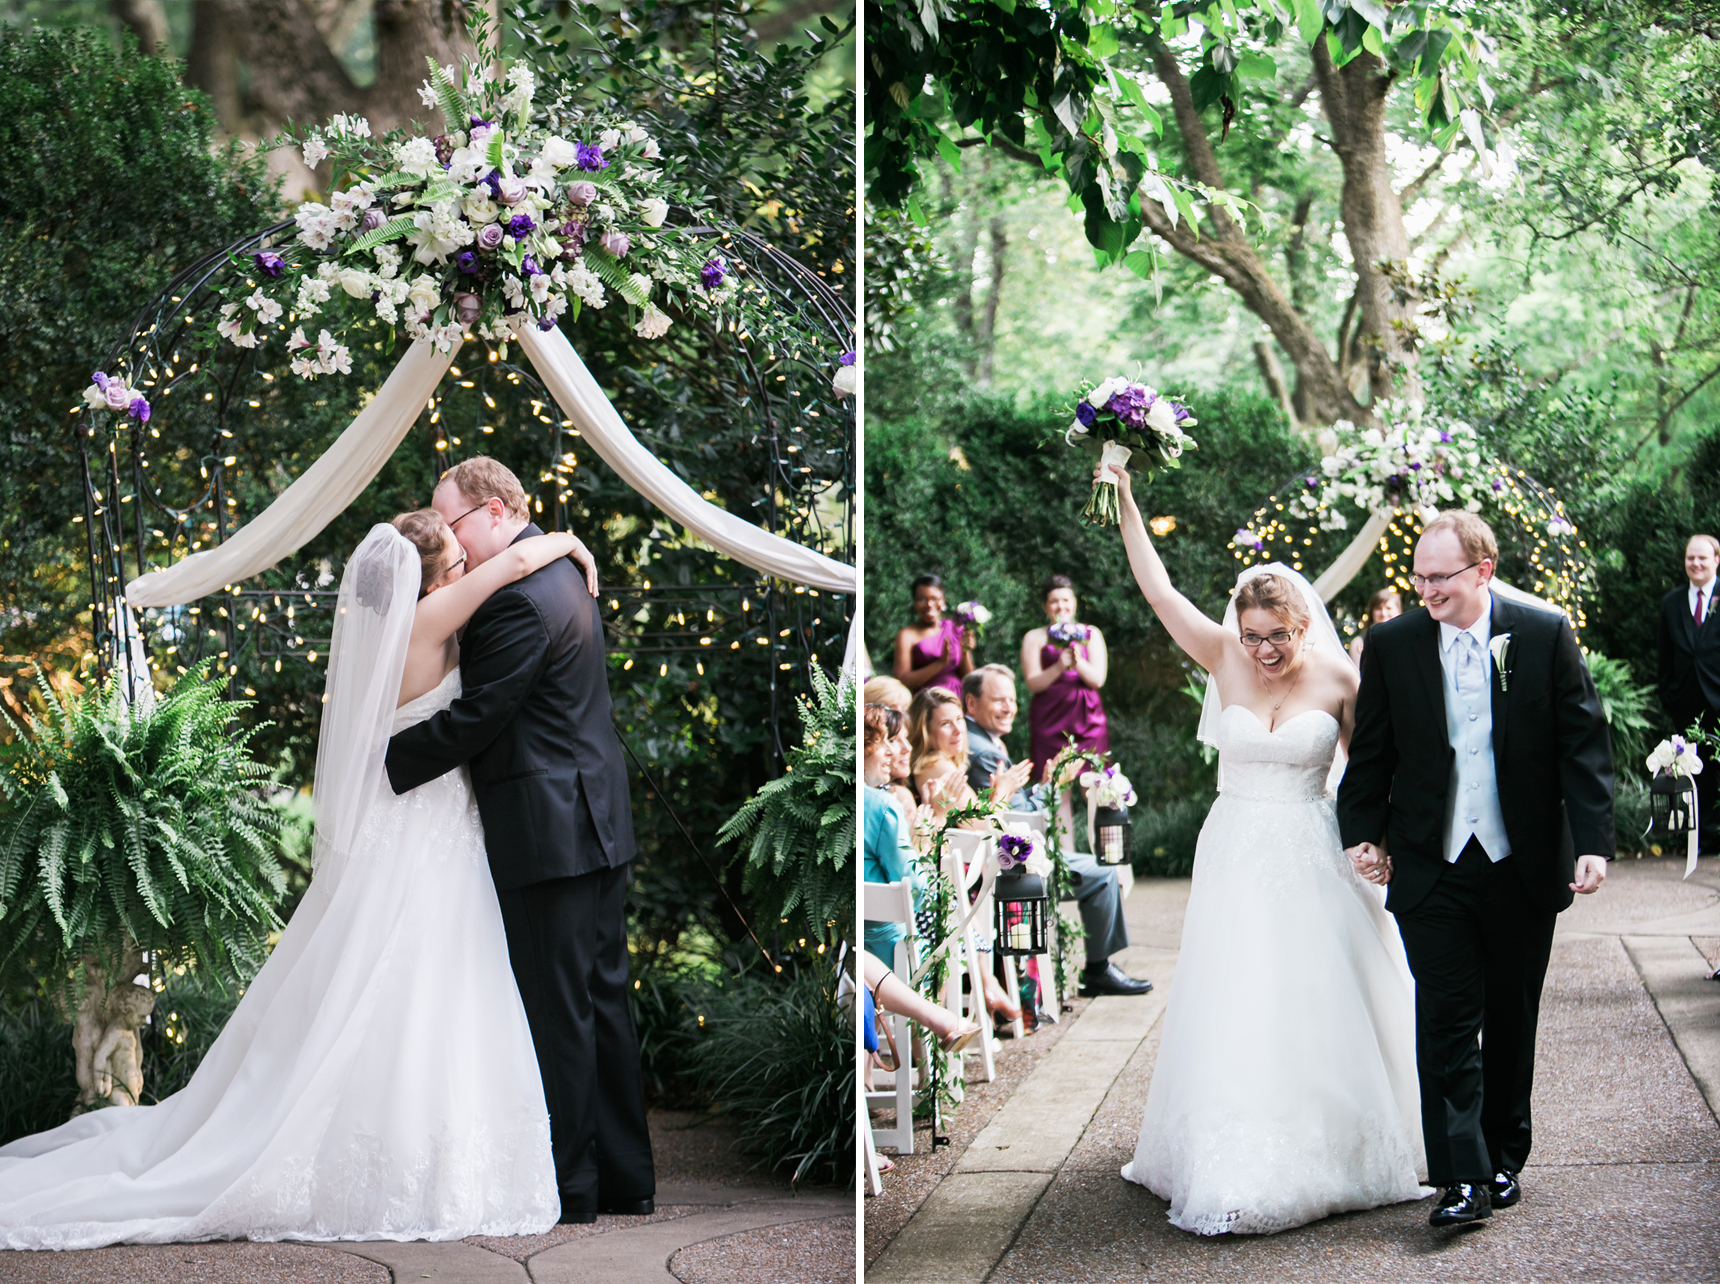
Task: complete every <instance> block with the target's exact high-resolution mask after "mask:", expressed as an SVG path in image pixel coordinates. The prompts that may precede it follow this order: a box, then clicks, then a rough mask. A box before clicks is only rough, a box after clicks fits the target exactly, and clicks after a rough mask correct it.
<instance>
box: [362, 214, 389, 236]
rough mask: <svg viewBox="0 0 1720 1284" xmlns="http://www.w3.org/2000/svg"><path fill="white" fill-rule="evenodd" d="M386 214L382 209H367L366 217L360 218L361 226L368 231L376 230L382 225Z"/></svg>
mask: <svg viewBox="0 0 1720 1284" xmlns="http://www.w3.org/2000/svg"><path fill="white" fill-rule="evenodd" d="M384 219H385V216H384V215H383V213H382V211H381V210H365V211H364V217H363V218H362V219H360V220H359V226H360V227H362V228H363V229H364V230H365V231H366V232H374V231H375V230H376V229H377V228H379V227H381V226H382V224H383V222H384Z"/></svg>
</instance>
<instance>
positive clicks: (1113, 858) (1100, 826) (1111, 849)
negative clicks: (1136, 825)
mask: <svg viewBox="0 0 1720 1284" xmlns="http://www.w3.org/2000/svg"><path fill="white" fill-rule="evenodd" d="M1130 828H1131V827H1130V825H1129V813H1128V811H1127V810H1125V809H1124V808H1121V807H1099V808H1097V809H1095V810H1094V812H1093V859H1094V860H1096V861H1098V862H1099V863H1100V864H1101V865H1127V864H1128V863H1129V830H1130Z"/></svg>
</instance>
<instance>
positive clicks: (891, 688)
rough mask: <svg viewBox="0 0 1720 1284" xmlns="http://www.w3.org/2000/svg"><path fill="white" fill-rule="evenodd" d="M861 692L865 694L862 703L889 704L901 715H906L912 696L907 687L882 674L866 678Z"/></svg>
mask: <svg viewBox="0 0 1720 1284" xmlns="http://www.w3.org/2000/svg"><path fill="white" fill-rule="evenodd" d="M861 694H862V695H864V696H865V701H864V703H866V704H884V705H889V706H890V708H892V709H894V710H895V711H896V712H897V713H899V714H901V715H902V716H903V717H906V716H907V714H908V704H909V702H910V701H912V700H913V698H914V693H913V692H912V691H910V690H908V688H907V687H905V686H903V685H902V684H901V683H900V682H898V681H896V679H894V678H891V677H885V676H884V675H883V674H880V675H879V676H877V677H875V678H868V679H867V680H866V686H865V688H864V689H863V691H862V692H861Z"/></svg>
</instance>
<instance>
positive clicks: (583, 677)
mask: <svg viewBox="0 0 1720 1284" xmlns="http://www.w3.org/2000/svg"><path fill="white" fill-rule="evenodd" d="M541 534H543V532H542V531H540V530H539V529H538V528H537V527H536V526H527V527H526V528H525V530H523V531H521V532H520V534H519V535H518V536H517V537H516V542H518V540H520V539H524V538H526V536H528V535H541ZM460 676H461V682H462V686H463V693H462V694H461V696H460V698H459V699H458V700H455V701H454V703H453V704H452V705H450V706H449V707H448V708H446V709H444V710H443V711H442V712H441V713H438V714H435V715H434V716H433V717H431V718H428V719H426V720H425V721H423V722H420V723H418V724H417V725H416V726H412V727H408V728H407V729H406V730H404V731H402V732H401V733H400V734H399V735H397V736H395V737H394V738H393V739H392V740H390V741H389V742H388V759H387V765H388V783H389V784H390V785H392V786H393V788H394V792H395V793H397V794H403V793H405V792H406V791H407V790H409V789H414V788H416V787H417V786H419V785H421V784H423V783H424V782H425V781H427V780H434V779H435V778H436V777H437V776H440V775H442V774H443V773H444V772H448V771H452V770H453V769H454V768H455V767H458V766H459V765H460V764H461V763H463V762H465V763H470V764H471V770H472V789H473V792H474V793H475V794H476V795H477V798H478V811H479V813H480V814H481V815H482V816H483V820H484V843H485V846H486V847H487V848H488V849H489V858H490V874H491V876H492V877H493V878H494V879H495V883H496V887H497V889H498V890H501V891H506V890H508V889H510V888H515V887H524V886H526V885H528V884H530V883H541V882H543V881H545V880H546V879H551V878H566V877H571V876H573V875H577V874H589V873H592V872H594V871H596V870H601V869H610V868H613V867H615V866H617V865H624V864H626V863H627V862H628V861H629V860H631V859H633V808H632V804H631V801H630V799H629V795H628V789H627V770H626V767H625V766H624V765H623V763H622V760H621V741H620V739H619V737H618V736H617V735H616V733H615V725H614V723H613V722H612V721H611V712H610V708H611V707H610V703H609V675H608V670H607V667H606V664H605V660H604V654H603V623H602V619H601V617H600V616H599V614H598V605H597V603H596V602H595V601H594V600H593V599H592V597H591V594H590V593H589V592H587V591H586V587H585V581H584V579H583V577H582V576H581V574H580V571H579V569H578V568H577V567H575V566H574V565H573V563H572V562H570V561H568V560H567V559H566V558H558V559H557V560H555V561H553V562H551V563H550V564H549V565H548V566H545V567H542V568H540V569H539V570H537V571H534V572H533V573H532V574H530V575H528V576H526V577H525V578H524V579H523V580H519V581H517V582H516V583H513V584H510V585H508V586H507V587H506V588H504V589H501V590H500V591H499V592H497V593H495V594H493V595H492V596H491V597H490V599H489V601H487V602H485V603H484V604H483V605H482V606H480V607H479V608H478V610H477V613H476V614H474V615H473V616H472V618H471V620H470V621H469V622H468V623H467V625H466V632H465V635H464V637H463V638H462V639H461V650H460Z"/></svg>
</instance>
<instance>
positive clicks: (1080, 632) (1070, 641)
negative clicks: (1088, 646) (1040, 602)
mask: <svg viewBox="0 0 1720 1284" xmlns="http://www.w3.org/2000/svg"><path fill="white" fill-rule="evenodd" d="M1045 636H1046V637H1047V638H1049V639H1050V641H1051V645H1052V646H1055V647H1062V648H1064V649H1068V648H1069V647H1072V646H1074V645H1075V644H1076V643H1077V642H1085V641H1086V640H1087V639H1088V638H1090V637H1092V636H1093V630H1092V629H1091V628H1089V627H1088V626H1087V625H1085V624H1077V623H1075V621H1073V620H1058V621H1057V622H1056V623H1054V624H1053V625H1052V626H1051V627H1050V628H1048V629H1046V630H1045Z"/></svg>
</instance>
